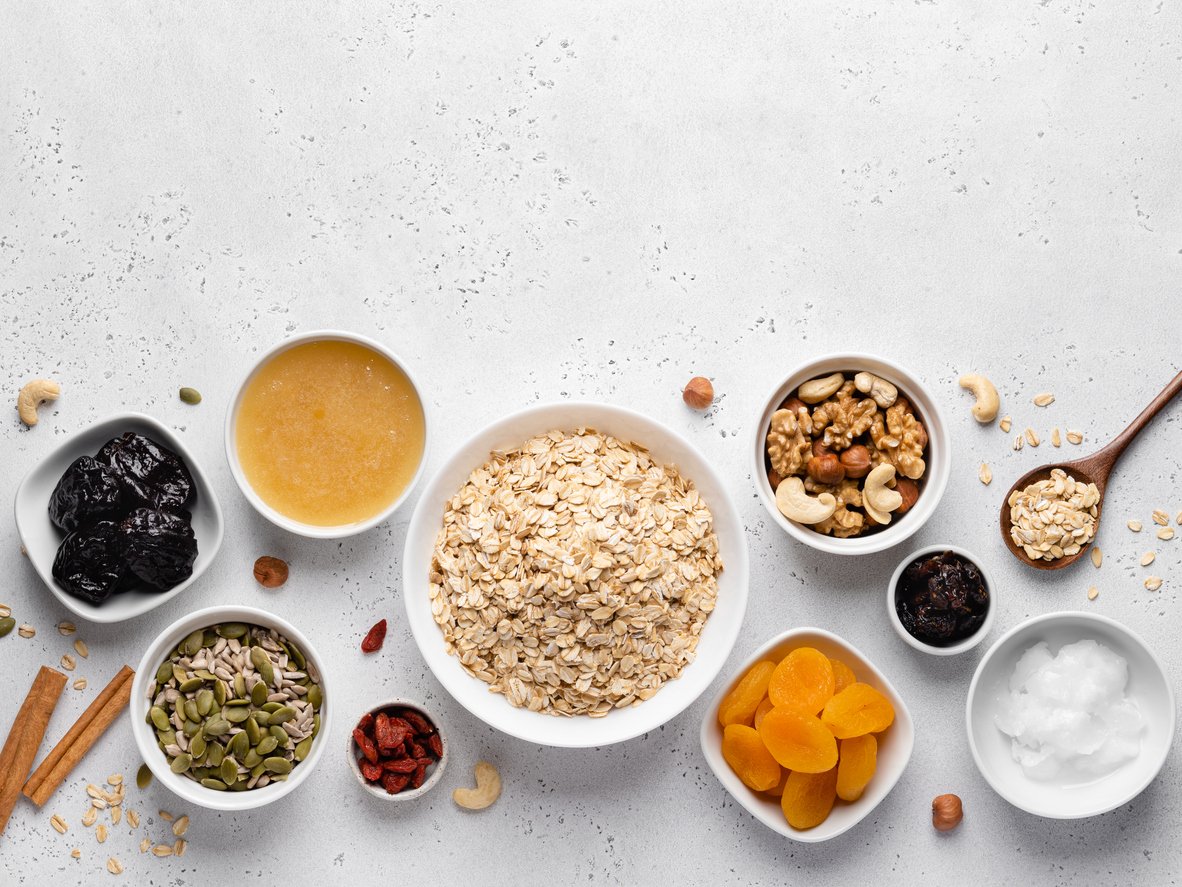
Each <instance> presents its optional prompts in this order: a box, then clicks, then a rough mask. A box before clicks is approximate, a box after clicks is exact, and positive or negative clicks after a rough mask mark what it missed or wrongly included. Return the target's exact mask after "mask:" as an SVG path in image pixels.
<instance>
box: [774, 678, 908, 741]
mask: <svg viewBox="0 0 1182 887" xmlns="http://www.w3.org/2000/svg"><path fill="white" fill-rule="evenodd" d="M821 720H822V721H823V722H824V724H825V726H826V727H828V728H829V729H830V730H831V731H832V732H833V735H834V736H836V737H837V738H838V739H849V738H850V737H852V736H862V735H864V734H866V733H881V732H882V731H883V730H885V729H886V728H887V727H889V726H890V725H891V724H892V723H893V722H894V720H895V709H894V706H892V705H891V703H890V700H888V699H887V698H886V697H885V696H883V695H882V694H881V693H879V692H878V691H877V690H875V689H874V688H873V687H871V686H870V685H869V684H863V683H861V682H858V683H855V684H850V685H849V686H848V687H846V688H845V689H844V690H842V691H841V692H840V693H838V694H837V695H836V696H834V697H833V698H832V699H830V700H829V701H828V702H827V703H825V710H824V711H823V712H821ZM765 721H766V718H765Z"/></svg>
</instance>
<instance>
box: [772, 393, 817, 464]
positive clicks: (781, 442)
mask: <svg viewBox="0 0 1182 887" xmlns="http://www.w3.org/2000/svg"><path fill="white" fill-rule="evenodd" d="M812 431H813V423H812V421H811V420H810V419H809V414H808V410H807V409H803V410H797V411H793V410H776V411H775V412H774V413H772V421H771V424H770V425H769V426H768V430H767V456H768V459H769V460H770V461H771V463H772V468H774V469H775V471H776V473H777V474H778V475H780V477H791V476H792V475H794V474H799V473H801V472H802V471H803V470H804V466H805V463H806V462H808V460H809V457H810V456H811V455H812V454H813V439H812V436H811V435H812Z"/></svg>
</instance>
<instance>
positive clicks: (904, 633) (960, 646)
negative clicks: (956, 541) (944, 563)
mask: <svg viewBox="0 0 1182 887" xmlns="http://www.w3.org/2000/svg"><path fill="white" fill-rule="evenodd" d="M945 551H951V552H952V553H953V554H959V555H960V556H961V557H963V558H964V559H965V560H967V561H972V563H973V564H974V565H975V566H976V567H977V569H978V570H980V571H981V578H982V579H984V580H985V589H986V591H988V592H989V608H988V609H987V610H986V611H985V621H984V622H982V623H981V626H980V628H978V629H977V630H976V631H975V632H974V633H973V634H972V635H970V636H969V637H967V638H965V639H964V640H963V641H960V642H959V643H956V644H949V645H948V646H947V647H936V646H933V645H932V644H925V643H924V642H923V641H921V640H920V639H919V638H917V637H915V636H914V635H913V634H911V632H909V631H908V630H907V629H906V628H904V627H903V623H902V621H901V620H900V619H899V611H898V610H897V609H896V608H895V589H896V588H897V587H898V585H899V577H900V576H902V575H903V571H904V570H906V569H907V567H909V566H910V565H911V564H912V563H914V562H915V561H917V560H919V559H920V558H921V557H926V556H928V555H931V554H941V553H942V552H945ZM886 607H887V614H888V616H889V618H890V620H891V625H892V626H894V629H895V633H896V634H897V635H899V637H901V638H902V639H903V640H904V642H906V643H907V644H909V645H910V646H912V647H914V648H915V649H916V650H921V651H923V652H924V653H931V654H932V655H933V656H955V655H956V654H957V653H963V652H965V651H966V650H971V649H972V648H973V647H975V646H977V644H979V643H981V641H983V640H984V639H985V635H987V634H989V632H990V631H991V630H992V628H993V621H994V618H995V616H996V614H997V583H995V582H994V581H993V577H992V576H991V575H990V574H989V571H988V570H987V569H985V564H984V563H982V561H981V559H980V558H979V557H977V556H976V555H975V554H973V553H972V552H971V551H969V550H968V549H965V548H961V547H960V546H958V545H929V546H928V547H927V548H921V549H919V551H913V552H912V553H911V554H909V555H907V557H905V558H903V560H901V561H900V562H899V566H897V567H895V572H894V574H893V575H892V576H891V581H890V582H888V583H887V590H886Z"/></svg>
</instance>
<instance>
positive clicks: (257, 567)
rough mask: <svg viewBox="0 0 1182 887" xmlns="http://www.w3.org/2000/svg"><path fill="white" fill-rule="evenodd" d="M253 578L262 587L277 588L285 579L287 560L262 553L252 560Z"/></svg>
mask: <svg viewBox="0 0 1182 887" xmlns="http://www.w3.org/2000/svg"><path fill="white" fill-rule="evenodd" d="M254 578H255V579H256V580H257V581H258V583H259V585H261V586H263V588H278V587H279V586H280V585H282V584H283V583H284V582H286V581H287V561H282V560H280V559H279V558H277V557H269V556H267V555H264V556H263V557H260V558H259V559H258V560H257V561H255V562H254Z"/></svg>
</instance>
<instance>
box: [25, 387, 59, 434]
mask: <svg viewBox="0 0 1182 887" xmlns="http://www.w3.org/2000/svg"><path fill="white" fill-rule="evenodd" d="M61 396H62V388H61V386H60V385H58V384H57V382H54V381H52V380H50V379H34V380H33V381H32V382H29V383H28V384H27V385H25V387H24V388H22V389H21V393H20V394H18V395H17V398H16V411H17V413H18V414H19V415H20V417H21V421H22V422H24V423H25V424H26V425H28V426H29V427H30V428H32V427H33V426H34V425H36V424H37V407H39V406H41V404H43V403H52V402H53V401H55V400H57V399H58V398H59V397H61Z"/></svg>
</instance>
